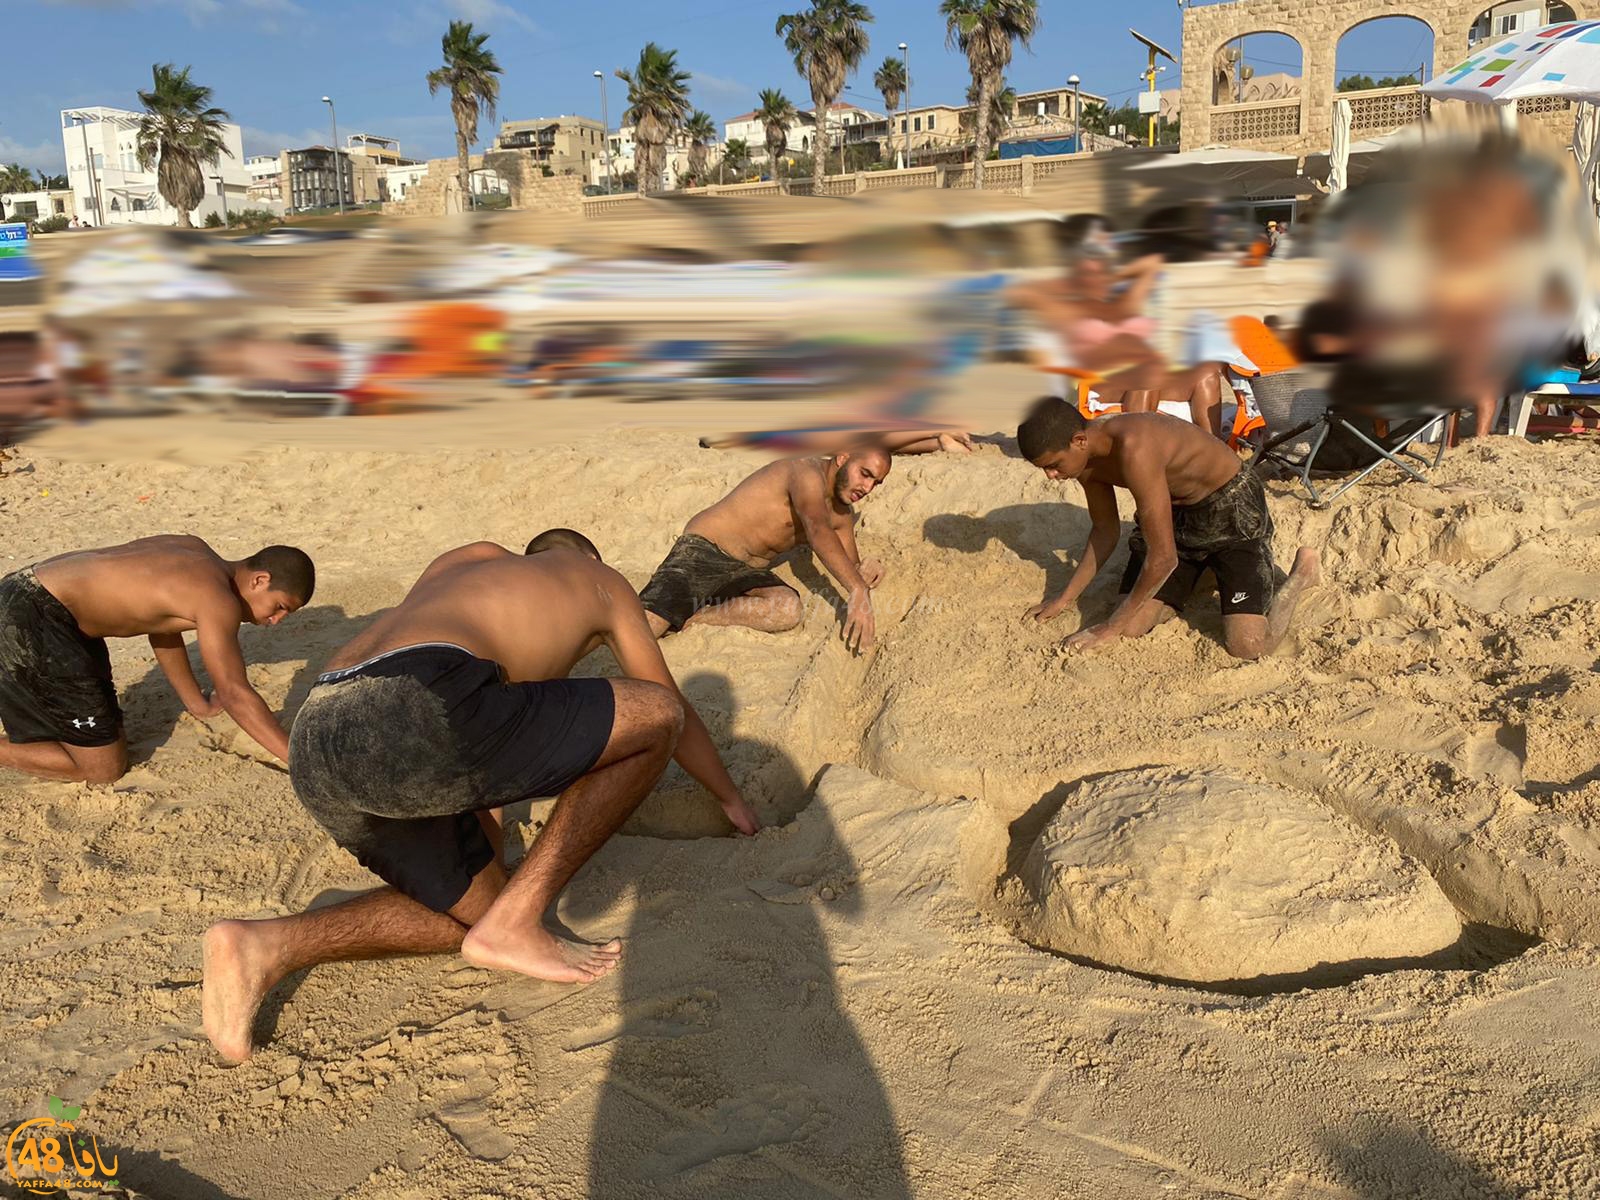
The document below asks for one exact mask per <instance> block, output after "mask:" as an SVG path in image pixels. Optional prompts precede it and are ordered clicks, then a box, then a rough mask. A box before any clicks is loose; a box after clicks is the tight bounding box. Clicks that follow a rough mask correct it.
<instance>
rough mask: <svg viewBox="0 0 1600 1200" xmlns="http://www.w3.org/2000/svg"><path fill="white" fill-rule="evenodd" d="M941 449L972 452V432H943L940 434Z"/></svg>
mask: <svg viewBox="0 0 1600 1200" xmlns="http://www.w3.org/2000/svg"><path fill="white" fill-rule="evenodd" d="M939 449H941V450H944V451H946V452H948V453H957V452H959V453H961V454H971V453H972V435H971V434H970V433H941V434H940V435H939Z"/></svg>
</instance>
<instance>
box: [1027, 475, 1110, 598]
mask: <svg viewBox="0 0 1600 1200" xmlns="http://www.w3.org/2000/svg"><path fill="white" fill-rule="evenodd" d="M1083 498H1084V500H1085V501H1086V502H1087V503H1088V506H1089V522H1090V523H1089V536H1088V537H1087V538H1086V539H1085V541H1084V546H1083V554H1082V555H1081V556H1080V557H1079V559H1078V566H1077V569H1076V570H1074V571H1073V572H1072V578H1071V579H1069V580H1068V581H1067V586H1066V587H1065V588H1063V589H1062V590H1061V594H1060V595H1059V596H1054V597H1052V598H1051V599H1049V600H1046V601H1045V602H1044V603H1043V604H1036V605H1034V606H1033V607H1032V608H1030V609H1029V610H1028V611H1027V613H1026V614H1025V615H1026V616H1030V617H1032V618H1033V619H1034V620H1035V621H1053V620H1055V618H1057V617H1059V616H1060V615H1061V614H1062V613H1063V612H1065V611H1066V610H1067V608H1068V606H1069V605H1071V604H1072V603H1073V601H1075V600H1077V598H1078V597H1079V596H1081V595H1083V593H1084V592H1085V591H1086V590H1087V589H1088V587H1089V585H1090V584H1091V583H1093V582H1094V581H1095V577H1096V576H1097V575H1099V574H1100V569H1101V568H1102V567H1104V566H1105V565H1106V563H1108V562H1109V561H1111V556H1112V555H1113V554H1114V553H1116V549H1117V543H1118V542H1119V541H1121V540H1122V518H1120V517H1119V516H1117V493H1116V489H1114V488H1113V487H1112V486H1111V485H1110V484H1109V483H1089V482H1085V483H1084V485H1083Z"/></svg>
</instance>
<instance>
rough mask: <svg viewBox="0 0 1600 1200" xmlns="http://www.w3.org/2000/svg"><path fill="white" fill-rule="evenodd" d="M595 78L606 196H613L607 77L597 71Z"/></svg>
mask: <svg viewBox="0 0 1600 1200" xmlns="http://www.w3.org/2000/svg"><path fill="white" fill-rule="evenodd" d="M594 77H595V78H596V79H598V80H599V81H600V124H601V125H603V126H604V127H605V128H603V129H602V130H601V131H600V132H601V135H602V140H603V141H604V142H605V144H606V195H608V196H609V195H611V114H610V113H608V112H607V111H606V77H605V72H603V71H596V72H595V73H594Z"/></svg>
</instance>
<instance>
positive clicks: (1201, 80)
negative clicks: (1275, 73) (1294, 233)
mask: <svg viewBox="0 0 1600 1200" xmlns="http://www.w3.org/2000/svg"><path fill="white" fill-rule="evenodd" d="M1537 3H1538V0H1535V5H1534V6H1537ZM1493 7H1495V6H1494V5H1492V4H1490V3H1488V2H1486V0H1407V3H1405V4H1403V5H1395V4H1391V3H1386V2H1385V0H1234V2H1233V3H1228V4H1210V5H1196V6H1193V7H1186V8H1185V9H1184V14H1183V58H1182V62H1183V127H1182V135H1181V136H1182V148H1183V149H1184V150H1193V149H1198V148H1199V147H1201V146H1208V145H1213V144H1217V143H1224V144H1227V145H1230V146H1247V147H1252V148H1255V149H1261V150H1277V151H1282V152H1284V153H1289V154H1305V153H1309V152H1312V151H1316V150H1325V149H1327V147H1328V144H1329V141H1330V140H1331V138H1332V136H1333V101H1334V98H1335V96H1337V95H1340V94H1341V93H1339V92H1338V90H1337V88H1338V84H1337V78H1336V71H1335V58H1336V56H1337V54H1338V50H1339V43H1340V42H1341V41H1342V40H1343V38H1344V36H1345V35H1346V34H1347V33H1349V32H1350V31H1351V30H1352V29H1355V28H1357V27H1358V26H1361V25H1365V24H1367V23H1368V22H1370V21H1377V20H1381V19H1383V18H1386V17H1412V18H1414V19H1416V20H1418V21H1420V22H1422V23H1423V24H1424V25H1426V26H1427V27H1428V28H1429V29H1430V30H1432V32H1433V62H1432V64H1431V72H1432V73H1437V72H1439V71H1443V70H1447V69H1448V68H1450V67H1452V66H1454V65H1455V64H1456V63H1458V62H1460V61H1461V60H1462V59H1463V58H1466V57H1467V54H1468V49H1469V47H1468V40H1469V37H1470V36H1471V34H1472V32H1473V29H1474V26H1475V25H1476V24H1477V23H1478V22H1479V18H1480V17H1482V16H1483V15H1484V13H1485V12H1486V11H1488V10H1489V9H1491V8H1493ZM1544 12H1545V15H1546V19H1555V20H1563V19H1572V18H1574V17H1575V18H1577V19H1579V20H1589V19H1596V18H1600V0H1564V2H1562V0H1555V2H1549V0H1546V2H1545V4H1544ZM1259 33H1276V34H1282V35H1284V36H1285V37H1288V38H1290V39H1292V40H1293V41H1294V42H1295V43H1296V44H1297V45H1298V46H1299V47H1300V54H1301V71H1300V80H1301V83H1300V94H1299V95H1298V96H1292V97H1283V98H1278V99H1269V100H1259V101H1251V102H1247V103H1243V104H1228V103H1218V102H1217V99H1218V95H1219V92H1218V89H1217V86H1216V85H1217V78H1218V70H1219V56H1220V55H1221V54H1222V53H1223V52H1224V51H1225V50H1226V48H1227V46H1228V44H1229V43H1230V42H1234V41H1236V40H1237V39H1239V38H1241V37H1248V36H1250V35H1252V34H1259ZM1342 95H1344V97H1345V98H1346V99H1348V100H1349V101H1350V106H1351V110H1352V116H1353V118H1354V119H1353V123H1352V135H1353V136H1354V137H1356V138H1357V139H1360V138H1364V137H1374V136H1376V135H1378V134H1382V133H1387V132H1390V131H1391V130H1394V129H1397V128H1399V127H1401V126H1403V125H1408V124H1410V123H1411V122H1412V121H1415V120H1417V119H1419V118H1420V117H1421V116H1422V114H1423V113H1424V111H1425V104H1426V101H1425V100H1424V98H1423V97H1422V95H1421V94H1420V92H1419V91H1418V89H1417V88H1416V87H1399V88H1382V89H1374V90H1370V91H1364V92H1345V93H1342ZM1226 98H1227V97H1226V94H1225V90H1224V92H1223V94H1222V99H1224V100H1225V99H1226ZM1519 107H1521V108H1522V109H1523V111H1524V112H1526V113H1529V114H1531V115H1535V116H1538V115H1540V114H1550V117H1549V119H1552V120H1565V119H1567V118H1566V116H1565V114H1567V113H1568V111H1569V102H1567V101H1562V100H1554V101H1549V100H1535V101H1523V102H1522V105H1521V106H1519Z"/></svg>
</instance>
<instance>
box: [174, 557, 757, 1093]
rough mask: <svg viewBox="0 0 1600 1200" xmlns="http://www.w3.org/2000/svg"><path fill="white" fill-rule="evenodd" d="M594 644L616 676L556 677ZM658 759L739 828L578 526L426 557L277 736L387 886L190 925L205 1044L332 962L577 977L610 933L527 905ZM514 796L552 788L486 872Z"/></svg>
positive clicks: (302, 789)
mask: <svg viewBox="0 0 1600 1200" xmlns="http://www.w3.org/2000/svg"><path fill="white" fill-rule="evenodd" d="M600 645H605V646H608V647H609V648H610V649H611V651H612V653H613V654H614V655H615V657H616V660H617V664H618V665H619V666H620V667H621V668H622V672H623V677H622V678H591V679H585V678H579V679H569V678H567V676H568V673H569V672H570V671H571V670H572V668H573V667H574V666H575V665H576V664H577V662H578V660H579V659H581V658H582V657H583V656H584V655H586V654H588V653H589V652H590V651H591V650H593V649H595V648H596V647H598V646H600ZM672 757H676V759H677V761H678V762H679V764H680V765H681V766H682V767H683V768H684V770H685V771H687V772H688V773H689V774H690V775H691V776H693V777H694V778H695V779H696V780H698V781H699V782H700V783H701V784H702V785H704V786H705V788H706V789H707V790H708V791H709V792H711V794H712V795H713V796H714V797H715V798H716V799H717V801H718V802H719V803H720V804H721V806H722V809H723V812H724V813H725V814H726V815H727V816H728V818H729V820H730V821H732V822H733V824H734V825H735V826H736V827H737V828H738V829H739V830H740V831H741V832H744V833H754V832H756V830H757V829H758V828H759V824H758V822H757V820H756V817H755V813H754V812H753V811H752V810H751V808H750V806H749V805H748V804H747V803H746V802H745V800H744V798H743V797H742V796H741V795H740V794H739V790H738V788H737V787H735V786H734V783H733V781H732V780H731V779H730V778H729V777H728V773H727V771H726V770H725V769H724V767H723V765H722V761H721V759H720V758H719V757H718V755H717V751H716V748H715V747H714V746H713V745H712V743H711V738H710V735H709V734H708V733H707V732H706V728H705V725H704V724H702V722H701V721H700V718H699V717H698V716H697V715H696V714H695V711H694V709H693V708H692V707H691V706H690V705H689V704H688V703H687V702H686V701H685V700H684V699H683V696H682V693H680V692H679V691H678V688H677V684H676V683H674V681H673V678H672V675H671V673H670V672H669V671H668V670H667V665H666V662H665V661H664V660H663V659H662V657H661V650H660V648H659V647H658V646H657V644H656V639H655V637H654V635H653V634H652V633H651V631H650V627H649V625H648V624H647V623H646V621H645V614H644V610H643V608H642V607H640V604H639V598H638V596H636V595H635V594H634V592H633V589H632V588H631V587H629V586H628V582H627V580H625V579H624V578H623V577H622V576H621V575H619V574H618V573H617V572H616V571H613V570H612V569H611V568H609V567H607V566H605V565H604V564H603V563H602V562H601V561H600V556H599V553H598V552H597V551H595V549H594V547H593V545H592V544H591V543H590V542H589V541H588V539H586V538H584V537H583V536H582V535H581V534H577V533H574V532H572V531H571V530H550V531H547V532H546V533H543V534H540V535H539V537H537V538H535V539H534V540H533V541H532V542H531V543H529V546H528V550H527V552H526V554H524V555H517V554H513V553H512V552H511V551H509V550H506V549H504V548H503V547H500V546H496V545H494V544H492V543H489V542H477V543H474V544H472V545H470V546H463V547H461V548H460V549H457V550H452V551H450V553H448V554H445V555H442V556H441V557H439V558H437V559H435V560H434V562H433V563H432V565H430V566H429V567H428V569H427V570H426V571H424V572H423V574H422V576H421V578H420V579H418V580H417V582H416V584H415V585H414V586H413V587H412V589H411V591H410V592H409V593H408V594H407V595H406V598H405V599H404V600H403V601H401V602H400V604H398V605H397V606H396V607H394V608H392V609H390V610H389V611H388V612H386V613H384V614H383V615H382V616H381V617H379V618H378V619H377V620H376V621H375V622H373V624H372V625H371V626H369V627H368V628H367V629H366V630H365V631H364V632H363V633H362V634H361V635H360V636H359V637H357V638H356V639H355V640H354V641H352V642H351V643H350V644H349V645H347V646H345V647H344V648H343V649H342V650H340V651H339V652H338V653H337V654H335V655H334V657H333V659H332V661H331V662H330V663H329V664H328V668H327V670H326V671H324V673H323V674H322V675H321V676H320V677H319V678H318V680H317V684H316V686H315V687H314V688H313V689H312V691H311V694H310V696H309V697H308V698H307V700H306V703H305V706H304V707H303V708H302V709H301V710H300V712H299V714H298V716H297V717H296V719H295V723H294V728H293V732H292V734H291V738H290V749H289V776H290V780H291V782H292V783H293V785H294V789H295V792H296V794H297V795H298V796H299V797H300V799H301V801H302V802H303V803H304V804H305V806H306V808H307V809H308V810H309V811H310V813H311V815H312V816H313V817H315V818H316V819H317V821H318V822H319V823H320V824H321V825H322V826H323V828H325V829H326V830H327V831H328V833H329V834H331V835H332V837H333V839H334V840H335V841H336V842H338V843H339V844H340V845H341V846H343V847H345V848H346V849H347V850H349V851H350V852H351V853H352V854H354V855H355V856H356V858H357V859H359V860H360V862H361V863H362V864H363V865H364V866H366V867H367V868H368V869H369V870H371V871H373V872H374V873H375V874H377V875H378V876H380V877H381V878H382V879H383V880H384V881H385V882H386V883H388V884H389V885H390V887H389V888H387V889H384V890H382V891H377V892H371V893H368V894H367V895H365V896H360V897H357V898H356V899H354V900H349V901H346V902H344V903H343V904H338V905H334V906H332V907H330V908H325V909H320V910H317V911H315V912H309V913H303V914H301V915H299V916H294V917H283V918H278V919H274V920H266V921H223V922H221V923H219V924H217V925H214V926H212V927H211V929H210V930H208V931H207V933H206V937H205V967H204V975H205V983H204V998H203V1006H202V1007H203V1016H204V1021H205V1029H206V1033H207V1035H208V1036H209V1037H210V1038H211V1041H212V1043H213V1044H214V1045H215V1046H216V1048H217V1049H218V1051H220V1052H221V1053H222V1054H223V1055H224V1056H225V1057H227V1058H230V1059H233V1060H236V1061H237V1060H240V1059H243V1058H245V1057H247V1056H248V1055H249V1053H250V1026H251V1022H252V1020H253V1018H254V1015H255V1011H256V1008H257V1006H258V1005H259V1004H260V1002H261V999H262V997H263V996H265V995H266V993H267V991H268V990H269V989H270V988H271V987H272V986H273V985H274V984H275V983H276V982H277V981H278V980H279V979H281V978H283V976H285V975H287V974H288V973H290V972H291V971H296V970H299V969H301V968H303V967H307V966H311V965H314V964H316V963H322V962H331V961H334V960H338V959H356V958H377V957H382V956H384V955H389V954H426V953H450V952H452V951H455V950H458V949H459V950H460V952H461V955H462V957H463V958H465V959H466V960H467V961H468V962H470V963H473V964H474V965H476V966H482V967H494V968H499V969H504V970H511V971H519V972H521V973H523V974H526V975H532V976H534V977H536V978H539V979H548V980H553V981H556V982H563V983H586V982H589V981H590V980H593V979H597V978H599V977H600V976H601V975H603V974H605V973H606V972H607V971H609V970H611V968H612V967H614V966H615V965H616V962H617V959H618V956H619V954H620V953H621V946H620V943H618V942H617V941H615V940H612V941H609V942H606V943H604V944H601V945H591V944H589V943H586V942H580V941H576V940H574V939H572V938H568V937H564V936H558V935H557V934H556V933H555V932H554V931H553V930H551V929H549V928H547V927H546V926H545V925H544V924H543V918H544V916H545V914H546V912H547V911H548V910H550V909H551V907H552V906H553V905H554V903H555V902H556V899H557V898H558V897H559V895H560V893H561V891H562V889H563V888H565V887H566V885H567V882H568V880H570V879H571V878H572V876H573V874H574V873H575V872H576V871H577V869H578V868H579V867H580V866H582V865H583V864H584V863H585V862H586V861H588V859H589V858H590V857H591V856H592V855H593V854H594V853H595V851H597V850H598V849H599V848H600V846H601V845H602V844H603V843H604V842H605V840H606V839H607V838H608V837H610V836H611V834H612V833H614V832H615V831H616V830H617V829H618V827H620V826H621V824H622V823H623V821H625V820H626V819H627V818H628V815H629V814H630V813H632V812H633V810H634V809H635V808H636V807H637V806H638V804H639V802H640V801H641V800H642V799H643V798H644V797H645V795H646V794H647V793H648V792H649V791H650V789H651V788H652V787H653V786H654V785H655V782H656V780H657V779H658V778H659V777H660V775H661V772H662V770H663V769H664V768H665V767H666V764H667V760H668V759H669V758H672ZM536 796H558V797H559V799H558V801H557V803H556V806H555V808H554V809H553V810H552V812H551V815H550V818H549V820H548V821H547V822H546V824H545V827H544V829H543V831H542V832H541V833H540V834H539V837H538V838H537V840H536V841H535V842H534V844H533V847H532V849H530V850H529V851H528V854H527V856H526V857H525V858H524V860H523V862H522V863H521V865H520V866H519V867H518V868H517V870H516V872H515V874H513V875H512V876H510V878H509V879H508V878H507V876H506V873H505V871H504V870H503V869H502V867H501V864H500V826H499V809H500V808H501V807H502V806H503V805H506V804H509V803H511V802H513V801H516V800H520V799H524V798H527V797H536Z"/></svg>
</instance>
